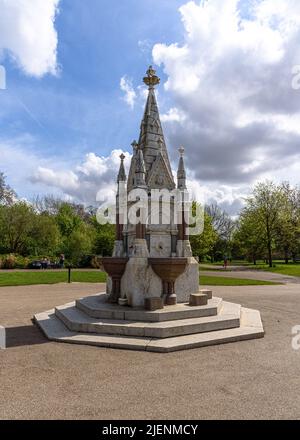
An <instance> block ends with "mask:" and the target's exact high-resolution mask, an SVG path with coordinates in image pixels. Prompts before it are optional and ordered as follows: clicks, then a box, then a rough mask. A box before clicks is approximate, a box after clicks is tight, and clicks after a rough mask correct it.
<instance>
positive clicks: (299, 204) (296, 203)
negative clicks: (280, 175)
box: [276, 182, 300, 264]
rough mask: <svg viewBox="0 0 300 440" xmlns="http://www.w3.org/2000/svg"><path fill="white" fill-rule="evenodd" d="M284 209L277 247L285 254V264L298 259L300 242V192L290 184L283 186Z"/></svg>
mask: <svg viewBox="0 0 300 440" xmlns="http://www.w3.org/2000/svg"><path fill="white" fill-rule="evenodd" d="M281 190H282V194H283V209H282V212H281V216H280V221H279V222H278V226H277V237H276V246H277V249H278V250H279V251H281V252H283V253H284V258H285V263H286V264H288V263H289V259H290V257H293V258H294V259H295V258H296V255H297V253H298V252H299V247H300V246H299V241H300V190H299V188H292V187H291V186H290V184H289V183H287V182H285V183H283V184H282V185H281Z"/></svg>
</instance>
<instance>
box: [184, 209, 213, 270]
mask: <svg viewBox="0 0 300 440" xmlns="http://www.w3.org/2000/svg"><path fill="white" fill-rule="evenodd" d="M216 240H217V234H216V232H215V230H214V228H213V226H212V220H211V218H210V217H209V215H208V214H207V213H206V212H204V230H203V233H202V234H199V235H191V236H190V242H191V246H192V250H193V255H195V256H198V257H199V259H200V261H203V259H204V257H206V256H207V255H209V253H210V252H211V251H212V249H213V247H214V244H215V243H216Z"/></svg>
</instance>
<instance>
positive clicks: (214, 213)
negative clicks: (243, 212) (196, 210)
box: [205, 204, 236, 261]
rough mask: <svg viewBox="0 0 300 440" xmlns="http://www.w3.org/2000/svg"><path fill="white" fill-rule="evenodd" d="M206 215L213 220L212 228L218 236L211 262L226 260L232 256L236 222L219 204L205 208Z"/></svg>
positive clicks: (212, 251)
mask: <svg viewBox="0 0 300 440" xmlns="http://www.w3.org/2000/svg"><path fill="white" fill-rule="evenodd" d="M205 211H206V213H207V214H208V215H209V217H210V218H211V222H212V226H213V228H214V230H215V232H216V234H217V239H216V241H215V244H214V246H213V248H212V250H211V260H212V261H215V260H217V259H221V258H224V256H225V255H227V256H231V254H232V245H233V243H232V237H233V233H234V230H235V228H236V222H235V221H234V220H233V219H232V218H231V217H230V216H229V215H228V214H227V212H225V211H224V210H222V209H221V208H220V207H219V206H218V205H217V204H212V205H209V206H206V207H205Z"/></svg>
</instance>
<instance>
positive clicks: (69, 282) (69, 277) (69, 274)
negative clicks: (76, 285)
mask: <svg viewBox="0 0 300 440" xmlns="http://www.w3.org/2000/svg"><path fill="white" fill-rule="evenodd" d="M71 269H72V266H68V284H71Z"/></svg>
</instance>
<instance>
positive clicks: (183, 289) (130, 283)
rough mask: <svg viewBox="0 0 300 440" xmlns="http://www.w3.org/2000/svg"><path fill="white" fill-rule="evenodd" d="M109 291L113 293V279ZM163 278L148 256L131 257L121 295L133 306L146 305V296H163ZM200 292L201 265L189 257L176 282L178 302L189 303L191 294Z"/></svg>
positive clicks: (108, 284)
mask: <svg viewBox="0 0 300 440" xmlns="http://www.w3.org/2000/svg"><path fill="white" fill-rule="evenodd" d="M106 291H107V293H108V294H110V293H111V280H110V279H109V278H108V280H107V290H106ZM162 292H163V288H162V281H161V279H160V278H159V277H158V276H157V275H156V274H155V273H154V272H153V269H152V268H151V266H150V264H149V261H148V258H147V257H133V258H130V259H129V261H128V263H127V266H126V270H125V273H124V275H123V277H122V281H121V297H122V298H127V299H128V305H129V306H131V307H144V304H145V299H146V298H152V297H153V298H157V297H158V298H161V296H162ZM198 292H199V265H198V262H197V261H196V260H195V258H188V264H187V267H186V270H185V272H184V273H183V274H182V275H180V276H179V277H178V279H177V280H176V282H175V294H176V296H177V303H188V302H189V299H190V295H191V294H193V293H198Z"/></svg>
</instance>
